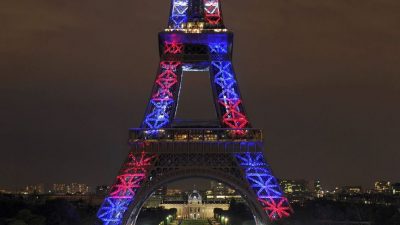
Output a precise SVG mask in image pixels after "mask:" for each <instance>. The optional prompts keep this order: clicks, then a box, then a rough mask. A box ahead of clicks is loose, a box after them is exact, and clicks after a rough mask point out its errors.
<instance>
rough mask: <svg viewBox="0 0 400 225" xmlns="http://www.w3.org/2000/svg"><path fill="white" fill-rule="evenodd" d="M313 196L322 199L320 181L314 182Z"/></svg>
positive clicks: (322, 191)
mask: <svg viewBox="0 0 400 225" xmlns="http://www.w3.org/2000/svg"><path fill="white" fill-rule="evenodd" d="M314 195H315V197H317V198H322V197H324V190H323V189H322V186H321V181H319V180H315V181H314Z"/></svg>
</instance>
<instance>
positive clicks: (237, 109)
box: [211, 61, 249, 134]
mask: <svg viewBox="0 0 400 225" xmlns="http://www.w3.org/2000/svg"><path fill="white" fill-rule="evenodd" d="M211 67H212V68H211V69H212V70H214V73H215V76H214V82H215V84H216V86H217V93H218V102H219V104H221V105H222V106H223V108H224V112H223V115H222V123H223V124H225V126H227V127H228V128H237V129H242V128H246V127H247V125H248V123H249V122H248V120H247V118H246V115H245V114H244V112H243V107H242V100H241V99H240V96H239V91H238V87H237V82H236V78H235V76H234V73H233V67H232V63H231V62H229V61H212V62H211ZM242 132H243V131H242V130H237V131H236V133H237V134H240V133H242Z"/></svg>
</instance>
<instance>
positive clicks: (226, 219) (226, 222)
mask: <svg viewBox="0 0 400 225" xmlns="http://www.w3.org/2000/svg"><path fill="white" fill-rule="evenodd" d="M227 224H228V217H225V225H227Z"/></svg>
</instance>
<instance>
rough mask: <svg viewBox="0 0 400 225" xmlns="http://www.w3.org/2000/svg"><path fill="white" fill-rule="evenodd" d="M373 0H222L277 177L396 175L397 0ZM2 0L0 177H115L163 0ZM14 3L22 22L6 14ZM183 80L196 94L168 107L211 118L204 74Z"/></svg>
mask: <svg viewBox="0 0 400 225" xmlns="http://www.w3.org/2000/svg"><path fill="white" fill-rule="evenodd" d="M370 2H371V4H370V5H364V6H363V8H362V9H360V10H357V9H358V8H357V7H355V6H354V5H353V3H345V2H340V1H339V3H333V2H330V3H321V2H318V3H317V2H313V1H304V2H301V3H290V2H274V3H272V2H259V1H251V2H250V3H249V4H246V5H245V7H247V8H246V10H244V13H243V14H241V15H242V16H243V17H244V18H247V20H243V19H242V18H235V17H237V16H236V14H235V13H234V12H237V11H240V10H239V8H240V7H243V5H241V4H240V3H238V2H235V1H230V2H226V3H225V5H224V12H225V14H224V16H225V18H226V21H227V26H228V28H230V29H232V30H234V31H235V33H236V35H237V36H236V40H235V42H236V46H235V50H234V54H235V63H236V71H237V73H238V79H239V80H240V82H241V88H242V93H243V95H244V96H245V101H246V106H247V109H248V114H249V117H250V118H251V120H252V122H253V124H254V125H255V127H258V128H263V129H264V132H265V140H266V143H267V157H268V158H267V159H268V161H269V163H270V164H271V166H272V168H274V171H275V173H276V174H277V177H288V178H293V177H304V179H307V180H311V179H315V178H319V179H320V180H322V181H323V182H324V183H326V185H327V186H335V185H339V186H342V185H344V184H353V185H362V186H366V185H368V184H372V183H373V182H374V181H375V180H379V179H383V180H392V181H398V180H400V175H399V174H398V172H397V171H400V165H399V164H398V163H397V161H398V159H399V158H400V153H399V152H400V151H398V149H399V147H400V145H399V143H398V141H397V139H398V134H399V133H400V132H399V131H400V119H399V117H398V115H399V114H400V106H399V105H398V99H399V97H400V95H399V93H400V92H399V88H400V80H399V78H398V74H399V72H400V68H399V65H398V64H397V63H396V60H395V59H396V58H397V57H398V52H400V49H399V46H400V45H398V44H396V42H395V41H396V40H399V38H398V37H400V33H399V31H398V30H396V29H393V27H395V25H396V24H395V22H393V21H398V17H399V16H398V15H397V13H395V12H393V13H392V11H391V10H390V8H392V6H393V5H394V4H396V2H395V1H385V2H384V3H383V4H382V5H379V6H375V5H374V1H372V0H370ZM3 4H5V5H6V6H8V7H1V9H0V15H4V17H5V18H6V19H5V20H2V21H0V24H1V25H5V26H2V27H5V29H6V30H5V31H3V32H5V33H6V34H7V35H6V36H2V37H0V52H1V53H2V54H1V56H0V73H1V74H2V75H3V74H4V75H5V78H3V82H1V84H0V90H1V91H2V93H4V94H3V95H2V96H1V97H0V99H1V101H2V102H3V108H2V110H1V117H0V118H1V120H0V124H1V126H2V128H3V129H2V131H1V141H0V142H1V143H2V147H1V153H2V158H1V159H0V168H1V169H0V175H1V177H2V180H1V181H0V186H1V187H3V186H5V187H7V186H10V185H23V184H26V183H35V181H37V180H41V181H40V182H45V183H47V182H51V181H57V180H67V181H73V180H85V181H87V183H89V184H103V183H104V184H111V183H112V181H113V179H114V176H115V171H117V170H118V168H119V167H120V162H121V161H122V160H123V159H124V157H125V155H126V153H127V152H128V147H127V145H126V140H127V136H128V135H127V129H128V128H129V127H136V126H139V123H140V121H141V119H142V118H143V113H144V110H143V108H144V106H145V104H146V102H145V101H146V99H147V96H148V92H149V88H150V86H151V83H152V81H153V78H154V77H153V75H154V66H155V65H157V61H158V57H157V49H156V45H155V43H156V38H157V35H155V33H156V32H158V31H160V30H162V29H163V28H164V24H165V20H166V18H167V17H168V15H167V13H168V12H166V11H165V10H164V9H165V8H167V5H168V4H169V2H168V1H165V2H161V3H160V4H150V3H145V5H146V7H147V8H145V10H143V8H139V7H135V4H134V3H133V2H132V1H123V2H121V3H119V4H112V3H108V2H104V1H96V4H93V2H87V3H79V4H78V3H73V2H65V3H62V4H61V3H60V4H59V5H58V4H56V3H52V2H51V1H48V0H39V1H37V2H35V5H36V6H35V7H30V4H31V3H28V1H27V2H26V4H25V5H18V4H17V3H15V2H12V1H6V2H5V3H3ZM375 7H381V8H382V9H385V10H383V11H382V12H376V13H372V12H373V11H374V10H375ZM31 8H32V9H33V10H31ZM356 8H357V9H356ZM146 10H148V11H146ZM21 12H22V13H21ZM146 12H157V16H151V15H149V14H147V13H146ZM290 12H295V13H290ZM321 12H326V13H331V14H330V16H329V18H328V17H325V16H324V15H322V14H323V13H321ZM383 12H384V13H383ZM254 14H255V15H254ZM21 15H24V16H25V17H26V18H28V19H27V21H29V22H27V21H22V20H21V21H16V20H13V19H12V18H15V17H18V16H21ZM265 15H267V16H265ZM7 18H9V20H7ZM315 18H319V20H315ZM294 20H296V23H294V22H293V21H294ZM143 21H147V26H143V25H142V22H143ZM243 21H248V23H245V22H243ZM318 21H319V22H318ZM350 22H351V23H350ZM343 24H346V26H343ZM374 24H378V25H382V26H378V25H374ZM383 25H385V26H383ZM139 29H140V33H141V35H137V31H138V30H139ZM249 34H251V35H249ZM382 34H384V35H382ZM316 40H317V41H316ZM237 52H240V54H237ZM138 53H140V54H138ZM288 65H290V66H288ZM143 74H144V76H143ZM185 79H186V78H185ZM185 82H186V81H185ZM185 84H186V83H185ZM187 84H189V85H190V84H192V86H193V87H192V88H190V87H191V86H188V87H185V86H184V87H183V92H185V91H186V92H187V90H192V91H193V93H190V92H187V93H185V95H187V96H189V97H188V99H189V98H194V99H196V100H198V102H199V105H196V106H189V105H188V103H189V101H188V100H186V101H185V99H182V100H183V102H182V110H180V111H179V112H178V115H181V116H182V117H188V116H189V115H193V117H195V118H204V117H206V119H208V116H210V115H212V114H210V112H211V111H212V110H213V109H212V108H210V109H207V110H209V111H207V110H203V108H202V107H203V106H209V105H210V104H211V100H210V101H207V100H206V99H205V100H203V99H204V98H202V97H203V95H202V94H203V93H209V84H208V80H207V78H205V79H200V77H198V78H189V77H188V78H187ZM193 84H199V85H193ZM200 84H201V85H200ZM203 87H205V88H203ZM188 88H189V89H188ZM203 91H204V92H203ZM198 93H202V94H198Z"/></svg>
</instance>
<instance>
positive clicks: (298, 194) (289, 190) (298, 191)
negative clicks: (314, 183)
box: [279, 180, 311, 202]
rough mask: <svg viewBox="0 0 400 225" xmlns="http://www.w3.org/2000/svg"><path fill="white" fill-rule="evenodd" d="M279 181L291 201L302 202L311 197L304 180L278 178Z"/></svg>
mask: <svg viewBox="0 0 400 225" xmlns="http://www.w3.org/2000/svg"><path fill="white" fill-rule="evenodd" d="M279 183H280V185H281V187H282V190H283V192H285V194H286V195H287V196H288V197H289V200H290V201H291V202H304V201H305V200H307V199H310V198H311V195H310V192H309V191H308V189H307V185H308V182H307V181H306V180H280V181H279Z"/></svg>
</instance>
